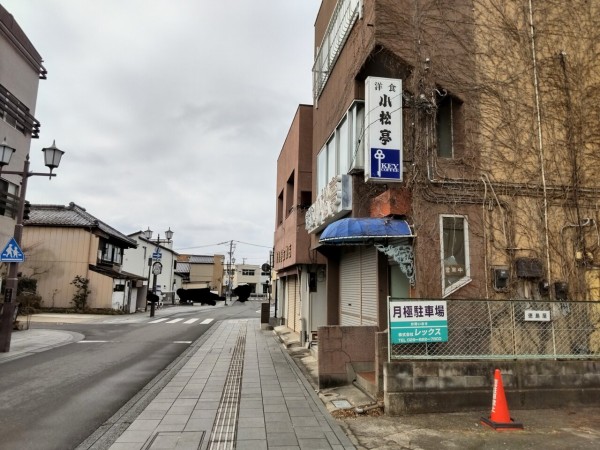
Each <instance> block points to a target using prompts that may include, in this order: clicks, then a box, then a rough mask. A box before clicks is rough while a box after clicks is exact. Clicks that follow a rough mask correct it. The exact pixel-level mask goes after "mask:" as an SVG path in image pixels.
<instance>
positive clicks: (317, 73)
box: [313, 0, 362, 103]
mask: <svg viewBox="0 0 600 450" xmlns="http://www.w3.org/2000/svg"><path fill="white" fill-rule="evenodd" d="M361 14H362V0H339V1H338V2H337V5H336V6H335V10H334V11H333V14H332V16H331V20H330V21H329V25H328V26H327V31H326V32H325V35H324V37H323V41H322V42H321V46H320V47H319V48H318V51H317V56H316V58H315V63H314V65H313V98H314V100H315V103H316V101H317V99H318V98H319V96H320V95H321V92H322V91H323V88H324V87H325V83H327V79H328V78H329V74H330V73H331V69H332V68H333V66H334V65H335V62H336V61H337V58H338V56H339V55H340V52H341V51H342V48H343V47H344V44H345V43H346V40H347V39H348V36H349V34H350V30H351V29H352V26H353V25H354V23H355V22H356V20H357V19H358V18H359V17H360V15H361Z"/></svg>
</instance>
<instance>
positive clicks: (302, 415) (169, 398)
mask: <svg viewBox="0 0 600 450" xmlns="http://www.w3.org/2000/svg"><path fill="white" fill-rule="evenodd" d="M217 326H218V328H217V329H216V330H214V332H213V333H212V334H211V336H210V337H209V338H208V339H207V340H206V341H205V342H204V344H203V345H202V346H201V347H199V348H198V350H197V351H196V352H195V353H193V354H191V355H190V357H189V361H188V362H187V363H186V364H185V365H184V366H183V368H182V369H181V370H180V371H179V372H178V374H177V375H176V376H175V377H174V378H173V379H172V380H171V381H170V382H169V383H168V384H167V385H166V387H165V388H163V389H162V391H161V392H160V394H158V395H157V396H156V398H155V399H154V400H153V401H152V402H151V403H150V404H149V405H148V407H147V408H146V409H145V410H144V411H143V412H142V413H141V414H140V415H139V416H138V418H137V419H136V420H135V421H134V422H133V423H132V424H131V425H130V426H129V428H128V429H127V430H126V431H125V432H124V433H123V434H122V435H121V436H120V437H119V438H118V439H117V441H116V442H115V443H114V444H113V445H112V446H111V447H110V450H140V449H144V450H150V449H151V450H156V449H178V450H182V449H186V450H187V449H194V450H196V449H214V450H216V449H234V448H235V449H239V450H242V449H252V450H261V449H269V450H275V449H277V450H283V449H285V450H293V449H310V450H319V449H353V448H354V446H353V445H352V444H351V442H350V440H349V439H348V438H347V437H346V435H345V434H344V433H343V432H342V430H341V428H340V427H339V426H338V425H337V423H336V422H335V420H334V419H333V418H332V417H331V416H330V415H329V413H328V412H327V410H326V409H325V407H324V406H323V404H322V403H321V401H320V400H319V398H318V397H317V395H316V394H315V392H314V391H313V389H312V387H311V385H310V384H309V382H308V381H307V380H306V378H305V377H304V375H303V374H302V373H301V372H300V370H299V369H298V368H297V367H296V365H295V364H294V362H293V361H292V360H291V358H290V356H289V355H288V354H287V353H286V352H285V350H284V349H283V347H282V345H281V344H280V342H279V340H278V339H277V338H276V336H275V335H274V333H273V332H272V331H263V330H261V329H260V322H259V320H257V319H251V320H227V321H224V322H221V323H220V324H218V325H217Z"/></svg>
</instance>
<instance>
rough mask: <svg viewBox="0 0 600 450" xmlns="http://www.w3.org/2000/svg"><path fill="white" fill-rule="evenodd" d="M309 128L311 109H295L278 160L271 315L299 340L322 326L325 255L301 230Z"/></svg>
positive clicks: (307, 201)
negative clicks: (272, 305) (313, 245)
mask: <svg viewBox="0 0 600 450" xmlns="http://www.w3.org/2000/svg"><path fill="white" fill-rule="evenodd" d="M312 127H313V108H312V106H311V105H300V106H299V107H298V110H297V111H296V114H295V115H294V119H293V121H292V124H291V125H290V129H289V131H288V134H287V136H286V139H285V142H284V144H283V147H282V149H281V152H280V153H279V157H278V158H277V199H276V202H277V203H276V224H275V245H274V248H275V251H274V254H273V268H274V270H275V271H276V279H277V281H276V289H275V296H276V313H277V317H278V318H279V319H282V320H283V321H284V322H285V324H286V325H287V326H288V327H290V328H291V329H292V330H294V331H297V332H301V331H303V332H304V333H305V335H304V336H303V337H307V333H308V332H310V331H315V332H316V331H317V330H318V328H319V327H320V326H323V325H327V292H326V289H325V288H326V284H325V273H326V266H325V257H324V256H323V255H321V254H320V253H319V252H317V251H315V250H313V249H311V248H310V235H309V234H308V232H307V231H306V229H305V227H304V224H305V221H306V217H305V216H306V212H307V210H308V208H309V207H310V205H311V204H312V199H313V195H312V192H313V187H312V182H313V164H312ZM303 319H304V321H305V323H306V329H305V330H302V320H303Z"/></svg>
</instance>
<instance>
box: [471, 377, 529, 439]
mask: <svg viewBox="0 0 600 450" xmlns="http://www.w3.org/2000/svg"><path fill="white" fill-rule="evenodd" d="M481 423H482V424H484V425H487V426H489V427H492V428H493V429H494V430H496V431H506V430H522V429H523V424H522V423H518V422H515V421H514V420H513V419H512V418H511V417H510V413H509V412H508V405H507V403H506V396H505V395H504V385H503V384H502V374H501V373H500V370H498V369H496V370H495V371H494V393H493V396H492V412H491V414H490V418H489V419H486V418H485V417H482V418H481Z"/></svg>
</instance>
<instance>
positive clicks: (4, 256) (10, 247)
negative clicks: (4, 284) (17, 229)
mask: <svg viewBox="0 0 600 450" xmlns="http://www.w3.org/2000/svg"><path fill="white" fill-rule="evenodd" d="M0 261H2V262H23V261H25V255H24V254H23V250H21V247H19V244H17V241H15V238H14V237H13V238H10V241H8V244H6V246H5V247H4V250H2V253H0Z"/></svg>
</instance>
